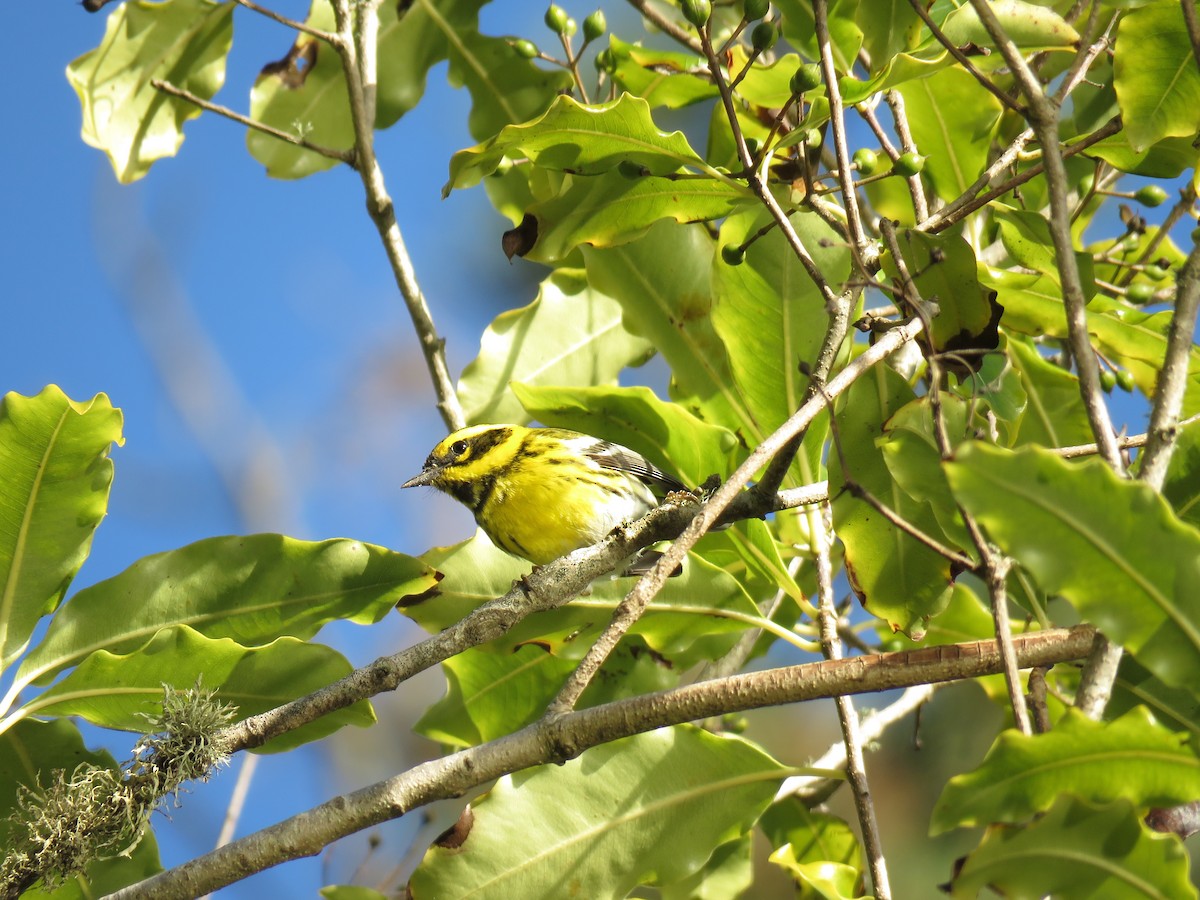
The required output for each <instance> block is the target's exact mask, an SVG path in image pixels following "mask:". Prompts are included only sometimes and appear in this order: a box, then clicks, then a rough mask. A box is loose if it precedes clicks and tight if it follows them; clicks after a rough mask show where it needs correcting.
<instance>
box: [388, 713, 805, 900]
mask: <svg viewBox="0 0 1200 900" xmlns="http://www.w3.org/2000/svg"><path fill="white" fill-rule="evenodd" d="M785 771H786V770H784V769H783V768H782V767H781V766H779V764H778V763H776V762H775V761H774V760H772V759H771V758H770V757H769V756H767V755H766V754H765V753H763V752H762V751H761V750H759V749H757V748H756V747H755V746H754V745H752V744H750V743H748V742H746V741H743V740H740V739H738V738H732V737H716V736H713V735H710V734H708V733H706V732H703V731H701V730H699V729H695V728H690V727H678V728H669V729H662V730H659V731H655V732H651V733H649V734H643V735H637V736H635V737H630V738H626V739H624V740H620V741H616V742H614V743H611V744H605V745H603V746H600V747H594V748H592V749H591V750H588V751H586V752H585V753H583V754H582V755H581V756H580V757H579V758H578V759H574V760H570V761H568V762H566V763H565V764H563V765H560V766H542V767H539V768H536V769H533V770H531V771H529V772H524V773H521V774H519V775H513V776H506V777H504V778H502V779H500V781H499V783H498V784H497V785H496V787H495V788H493V789H492V791H491V792H490V793H489V794H488V795H487V796H486V797H485V798H483V799H482V800H480V801H478V802H477V803H475V804H473V807H472V809H473V812H474V820H473V822H472V824H471V827H470V833H469V835H468V837H467V839H466V840H465V842H463V843H462V844H461V845H460V846H458V847H456V848H454V849H453V850H451V849H448V848H443V847H438V846H434V847H431V848H430V849H429V850H428V851H427V852H426V854H425V859H424V860H423V861H422V862H421V865H420V866H418V868H417V871H416V872H415V873H414V874H413V877H412V880H411V881H410V883H409V889H410V890H411V891H412V893H413V895H414V896H417V897H420V896H458V895H461V894H464V893H468V892H470V893H471V894H472V896H475V897H478V898H480V900H483V898H487V897H505V898H508V897H526V898H531V900H532V898H539V897H545V898H550V897H561V896H564V895H565V894H576V895H578V896H584V897H595V898H607V897H614V898H615V897H624V896H625V895H626V894H627V893H628V892H629V891H630V890H632V889H633V888H634V887H636V886H637V885H638V884H642V883H655V884H663V883H671V882H674V881H678V880H680V879H682V878H685V877H686V876H688V875H689V874H691V873H692V872H695V871H696V870H697V869H699V868H700V867H701V866H702V865H703V864H704V861H705V860H706V859H707V858H708V857H709V855H710V854H711V853H712V852H713V851H714V850H715V849H716V848H717V847H718V846H720V845H721V844H724V843H726V842H727V841H729V840H730V839H732V838H735V837H737V836H739V835H741V834H744V833H745V832H746V831H747V829H749V827H750V826H751V825H752V824H753V822H754V820H755V819H757V818H758V815H759V814H760V813H761V812H762V810H763V809H764V808H765V807H766V805H767V804H768V803H769V802H770V800H771V797H772V796H773V794H774V792H775V790H776V788H777V787H778V784H779V780H780V779H781V778H782V777H783V774H784V773H785ZM598 774H599V777H597V776H598ZM631 788H634V789H632V790H631ZM484 863H486V865H485V864H484Z"/></svg>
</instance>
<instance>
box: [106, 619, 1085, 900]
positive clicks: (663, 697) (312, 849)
mask: <svg viewBox="0 0 1200 900" xmlns="http://www.w3.org/2000/svg"><path fill="white" fill-rule="evenodd" d="M1094 633H1095V630H1094V629H1093V628H1091V627H1090V626H1086V625H1080V626H1076V627H1075V628H1072V629H1069V630H1067V629H1054V630H1051V631H1045V632H1035V633H1031V634H1025V635H1020V636H1018V637H1017V639H1016V647H1017V654H1018V659H1019V661H1020V665H1021V666H1022V667H1026V668H1028V667H1032V666H1046V665H1053V664H1054V663H1059V662H1067V661H1070V660H1074V659H1079V658H1080V657H1081V656H1083V655H1084V654H1085V653H1087V651H1088V648H1089V647H1090V646H1091V642H1092V636H1093V635H1094ZM1000 665H1001V664H1000V657H999V652H998V651H997V648H996V644H995V642H994V641H975V642H970V643H964V644H950V645H945V646H940V647H923V648H920V649H917V650H906V651H900V652H896V653H881V654H878V655H876V656H855V657H850V658H847V659H839V660H827V661H824V662H816V663H806V664H804V665H799V666H788V667H785V668H779V669H769V670H766V671H762V672H750V673H744V674H740V675H734V676H731V677H729V678H725V679H720V680H717V681H706V682H700V683H697V684H691V685H687V686H685V687H680V688H675V689H674V690H670V691H662V692H660V693H657V694H649V695H645V696H641V697H633V698H629V699H627V700H620V701H617V702H615V703H609V704H606V705H604V706H598V707H593V708H590V709H585V710H581V711H578V712H573V713H569V714H567V715H565V716H562V717H559V718H556V719H552V720H547V719H542V720H540V721H538V722H536V723H534V724H533V725H530V726H528V727H526V728H523V729H521V730H520V731H517V732H514V733H513V734H511V735H507V736H505V737H503V738H499V739H497V740H495V741H490V742H488V743H486V744H481V745H480V746H478V747H472V748H469V749H467V750H462V751H459V752H458V753H452V754H450V755H448V756H445V757H442V758H441V759H436V760H431V761H429V762H426V763H422V764H421V765H418V766H415V767H414V768H412V769H409V770H408V771H407V772H403V773H401V774H400V775H397V776H395V777H393V778H389V779H387V780H386V781H381V782H379V783H377V784H374V785H371V786H369V787H365V788H362V789H360V790H357V791H354V792H353V793H350V794H346V795H343V796H339V797H335V798H333V799H332V800H329V801H327V802H325V803H323V804H321V805H319V806H317V807H315V808H313V809H310V810H307V811H305V812H303V813H300V814H299V815H296V816H293V817H292V818H290V819H286V820H284V821H282V822H279V823H277V824H275V825H272V826H270V827H268V828H265V829H263V830H262V831H259V832H256V833H254V834H251V835H247V836H246V837H244V838H241V839H239V840H236V841H234V842H233V843H231V844H228V845H226V846H224V847H222V848H220V849H218V850H214V851H212V852H210V853H207V854H205V855H203V856H200V857H198V858H196V859H193V860H191V861H189V862H186V863H184V864H183V865H181V866H177V867H175V868H173V869H170V870H168V871H166V872H161V873H159V874H158V875H155V876H153V877H151V878H148V879H146V880H144V881H142V882H139V883H138V884H134V885H131V886H129V887H127V888H124V889H122V890H120V891H117V892H116V893H114V894H112V895H110V896H111V898H113V900H131V898H150V897H153V898H155V900H175V898H179V900H183V898H191V897H198V896H200V895H201V894H204V893H206V892H208V891H213V890H217V889H218V888H221V887H224V886H225V885H228V884H232V883H233V882H234V881H237V880H238V879H241V878H245V877H246V876H247V875H250V874H252V873H254V872H260V871H262V870H264V869H267V868H270V867H271V866H275V865H278V864H279V863H282V862H286V861H288V860H291V859H298V858H300V857H304V856H313V855H315V854H317V853H320V852H321V851H322V850H323V849H324V848H325V847H326V846H328V845H329V844H330V843H332V842H333V841H335V840H338V839H339V838H342V837H345V836H346V835H348V834H352V833H354V832H356V831H361V830H362V829H364V828H368V827H370V826H372V825H376V824H379V823H380V822H385V821H388V820H390V819H395V818H398V817H400V816H402V815H404V814H405V813H406V812H410V811H412V810H414V809H416V808H418V807H421V806H424V805H426V804H428V803H431V802H433V801H434V800H440V799H445V798H449V797H458V796H461V795H462V794H463V793H464V792H466V791H468V790H470V789H471V788H473V787H477V786H479V785H481V784H486V783H487V782H489V781H491V780H492V779H495V778H498V777H500V776H501V775H504V774H506V773H509V772H516V771H519V770H521V769H526V768H529V767H531V766H535V765H539V764H542V763H545V762H548V761H556V760H562V759H564V758H570V757H571V756H574V755H577V754H579V753H581V752H583V751H584V750H586V749H587V748H589V747H593V746H596V745H597V744H601V743H606V742H609V741H613V740H617V739H618V738H622V737H627V736H628V735H631V734H638V733H641V732H645V731H651V730H653V729H655V728H661V727H664V726H668V725H677V724H682V723H684V722H692V721H696V720H698V719H703V718H705V717H708V716H711V715H719V714H722V713H727V712H737V711H741V710H747V709H756V708H759V707H763V706H775V705H779V704H783V703H797V702H802V701H805V700H815V699H819V698H827V697H834V696H837V695H840V694H862V693H870V692H875V691H884V690H892V689H895V688H905V687H911V686H913V685H917V684H928V683H935V682H945V681H957V680H960V679H964V678H976V677H979V676H981V675H993V674H996V673H997V672H999V671H1000Z"/></svg>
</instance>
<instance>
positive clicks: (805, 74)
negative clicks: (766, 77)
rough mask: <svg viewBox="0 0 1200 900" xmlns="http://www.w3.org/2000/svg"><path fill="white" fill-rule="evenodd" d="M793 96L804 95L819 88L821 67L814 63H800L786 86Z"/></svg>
mask: <svg viewBox="0 0 1200 900" xmlns="http://www.w3.org/2000/svg"><path fill="white" fill-rule="evenodd" d="M788 86H789V87H790V88H791V89H792V93H793V94H804V93H807V92H808V91H811V90H812V89H813V88H818V87H820V86H821V67H820V66H818V65H817V64H816V63H802V64H801V65H800V66H798V67H797V69H796V74H795V75H793V76H792V80H791V82H790V83H789V85H788Z"/></svg>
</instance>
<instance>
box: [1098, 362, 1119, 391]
mask: <svg viewBox="0 0 1200 900" xmlns="http://www.w3.org/2000/svg"><path fill="white" fill-rule="evenodd" d="M1116 386H1117V376H1116V375H1114V374H1113V373H1112V370H1111V369H1105V368H1103V367H1102V368H1101V369H1100V388H1101V390H1103V391H1104V393H1106V394H1111V393H1112V392H1113V388H1115V387H1116Z"/></svg>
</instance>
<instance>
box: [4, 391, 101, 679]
mask: <svg viewBox="0 0 1200 900" xmlns="http://www.w3.org/2000/svg"><path fill="white" fill-rule="evenodd" d="M122 440H123V439H122V437H121V412H120V410H117V409H113V407H112V404H111V403H110V402H109V400H108V397H106V396H105V395H104V394H97V395H96V396H95V397H93V398H92V399H91V400H89V401H87V402H86V403H76V402H75V401H73V400H71V399H69V398H68V397H67V395H66V394H64V393H63V392H62V391H61V390H59V389H58V388H57V387H55V386H53V385H52V386H50V387H48V388H46V389H45V390H43V391H42V392H41V393H40V394H38V395H37V396H35V397H22V396H21V395H20V394H16V393H9V394H6V395H5V396H4V399H3V402H2V403H0V671H3V670H5V669H7V668H8V667H9V666H10V665H11V664H12V663H13V661H14V660H16V658H17V657H18V656H20V655H21V653H22V652H23V651H24V649H25V647H26V645H27V644H28V642H29V638H30V635H31V634H32V633H33V629H34V626H35V625H36V624H37V621H38V619H40V618H41V617H42V616H44V615H46V614H47V613H50V612H52V611H53V610H54V609H56V608H57V607H58V605H59V603H61V602H62V598H63V596H64V595H65V594H66V591H67V587H68V586H69V585H70V583H71V579H72V578H74V577H75V573H76V572H78V571H79V567H80V566H81V565H82V564H83V561H84V560H85V559H86V558H87V555H88V551H89V549H90V548H91V544H92V535H93V534H94V533H95V531H96V527H97V526H98V525H99V524H100V520H101V519H102V518H104V511H105V509H106V507H107V506H108V491H109V487H110V486H111V484H112V477H113V464H112V460H110V459H109V458H108V452H109V448H110V447H111V445H112V444H113V443H117V444H120V443H121V442H122Z"/></svg>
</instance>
